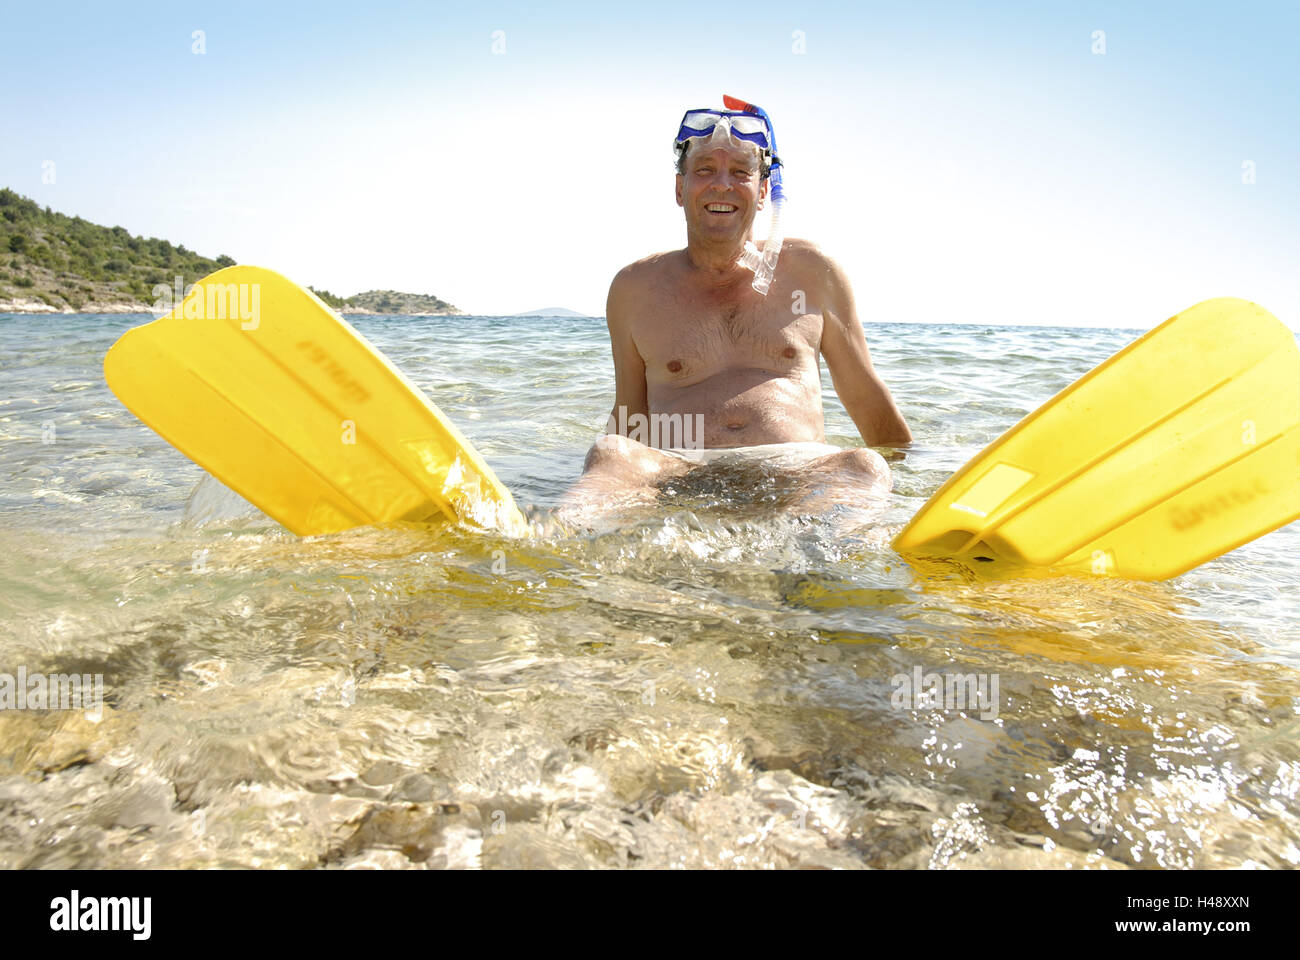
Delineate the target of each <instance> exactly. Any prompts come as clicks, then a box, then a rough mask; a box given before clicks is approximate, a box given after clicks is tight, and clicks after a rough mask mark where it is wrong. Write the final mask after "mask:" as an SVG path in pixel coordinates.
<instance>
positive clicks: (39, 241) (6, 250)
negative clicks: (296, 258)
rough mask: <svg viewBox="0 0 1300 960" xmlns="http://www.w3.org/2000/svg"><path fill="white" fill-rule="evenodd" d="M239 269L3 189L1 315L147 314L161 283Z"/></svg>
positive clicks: (222, 260) (0, 203)
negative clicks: (58, 210) (47, 312)
mask: <svg viewBox="0 0 1300 960" xmlns="http://www.w3.org/2000/svg"><path fill="white" fill-rule="evenodd" d="M234 262H235V261H234V260H232V259H231V258H230V257H227V256H220V257H217V258H215V259H212V258H210V257H203V256H200V255H199V254H197V253H195V252H194V251H192V250H187V249H185V247H183V246H179V245H176V246H173V245H172V244H171V243H170V242H168V241H167V240H158V239H155V238H154V237H147V238H146V237H139V236H135V235H134V234H131V233H128V232H127V230H126V228H124V227H102V226H100V225H99V224H96V223H90V222H89V221H87V220H83V219H81V217H69V216H67V215H65V214H62V213H56V212H55V211H53V210H51V209H50V208H49V207H44V208H42V207H41V206H40V205H39V204H38V203H36V201H34V200H30V199H28V198H27V197H24V196H22V195H21V194H18V193H15V192H14V191H12V190H10V189H8V188H7V187H6V188H4V189H0V310H10V311H12V310H86V311H88V312H97V313H99V312H103V313H111V312H136V311H142V310H145V309H147V305H148V304H150V303H152V302H153V300H154V297H153V294H152V290H153V287H154V285H155V284H159V283H165V284H167V285H168V287H171V286H172V285H173V284H174V283H175V281H176V277H178V276H179V277H181V278H182V283H186V284H188V283H193V282H194V281H195V280H199V279H201V278H203V277H205V276H207V275H208V274H209V273H212V272H213V271H215V270H220V269H221V268H222V267H228V266H230V265H232V264H233V263H234ZM6 301H10V302H9V303H8V304H6Z"/></svg>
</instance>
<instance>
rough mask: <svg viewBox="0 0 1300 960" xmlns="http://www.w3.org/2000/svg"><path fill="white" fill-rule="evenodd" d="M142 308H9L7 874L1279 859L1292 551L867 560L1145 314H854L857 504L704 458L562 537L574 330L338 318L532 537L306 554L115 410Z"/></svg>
mask: <svg viewBox="0 0 1300 960" xmlns="http://www.w3.org/2000/svg"><path fill="white" fill-rule="evenodd" d="M146 319H147V318H145V317H103V316H0V674H2V675H4V676H8V677H10V678H17V677H18V675H19V673H20V671H21V672H22V676H23V677H24V686H25V688H30V687H31V685H32V683H33V680H32V678H34V677H40V678H42V679H41V683H42V684H43V685H44V686H43V689H44V690H45V698H46V699H45V700H44V701H40V702H38V703H36V704H35V705H34V703H33V702H32V701H30V700H27V701H24V703H23V704H22V705H21V706H20V705H19V704H18V703H17V701H16V700H13V699H10V700H8V701H5V702H6V704H7V706H6V707H5V709H3V710H0V867H6V868H8V867H81V868H88V867H96V868H97V867H130V866H165V867H205V866H230V867H234V866H251V867H272V866H283V867H313V866H320V867H326V868H349V867H593V868H662V867H792V866H794V867H810V866H811V867H817V866H822V867H849V868H853V867H897V868H909V867H919V868H925V867H929V868H947V867H1065V866H1096V867H1106V866H1130V867H1240V866H1265V867H1289V866H1295V865H1296V864H1297V863H1300V820H1298V819H1297V814H1298V813H1300V805H1298V802H1297V789H1298V788H1300V746H1297V744H1298V743H1300V723H1298V718H1297V700H1296V693H1297V677H1298V671H1300V600H1297V597H1296V591H1295V589H1294V584H1295V583H1296V581H1297V579H1300V530H1297V529H1296V528H1294V527H1293V528H1287V529H1284V530H1282V531H1279V532H1276V533H1274V534H1271V535H1269V536H1268V537H1266V538H1264V539H1262V540H1260V541H1257V542H1255V543H1253V544H1250V545H1248V546H1246V547H1244V548H1241V549H1239V550H1237V551H1234V552H1233V553H1231V554H1229V555H1228V556H1225V557H1222V558H1220V559H1218V560H1216V561H1213V562H1212V563H1209V564H1207V565H1205V566H1203V567H1201V568H1200V569H1198V570H1195V571H1193V572H1191V573H1188V574H1186V575H1184V576H1182V577H1179V578H1177V579H1176V580H1173V581H1171V582H1168V583H1160V584H1150V583H1133V582H1127V581H1121V580H1102V579H1086V578H1067V577H1046V578H1033V577H1030V578H1020V579H1015V580H1001V581H999V580H988V579H980V578H976V577H973V576H971V575H970V574H968V573H966V572H965V571H963V570H962V568H960V567H946V566H944V565H936V566H935V568H934V569H925V570H914V569H912V568H911V567H909V566H908V565H907V564H905V563H903V562H902V561H901V560H900V559H899V557H897V556H896V555H895V554H894V553H893V552H892V551H891V550H890V549H889V546H888V544H889V540H890V538H891V536H892V535H893V534H894V533H896V532H897V531H898V529H900V528H901V526H902V524H903V523H905V522H906V520H907V518H908V517H910V516H911V514H912V513H913V512H915V510H916V509H917V508H918V507H920V505H921V504H922V503H923V502H924V500H925V499H926V498H927V497H928V496H929V495H930V494H931V493H932V492H933V491H934V490H935V489H936V488H937V487H938V486H939V485H940V483H942V481H943V480H944V479H945V478H946V477H947V476H948V475H949V474H950V473H951V472H952V471H953V470H955V469H956V468H957V467H959V466H960V465H961V464H962V463H964V462H965V461H966V460H967V459H968V458H969V457H970V456H972V455H973V454H975V453H976V452H977V451H978V450H979V449H980V448H982V447H983V446H984V445H985V444H987V443H988V442H989V441H991V440H992V439H994V438H995V437H996V436H997V435H998V434H1000V433H1001V432H1002V431H1003V430H1005V429H1006V428H1007V427H1009V426H1011V425H1012V424H1013V423H1015V422H1016V421H1017V420H1018V419H1020V418H1021V417H1022V416H1023V415H1025V414H1026V413H1028V412H1029V411H1030V410H1032V409H1033V408H1035V407H1036V406H1038V405H1039V404H1040V403H1042V402H1043V401H1044V400H1046V399H1047V398H1048V397H1050V396H1051V395H1052V394H1054V393H1055V392H1056V391H1058V390H1060V389H1061V388H1062V387H1064V386H1066V385H1067V384H1069V383H1070V382H1071V381H1073V380H1074V379H1076V378H1077V377H1078V376H1080V375H1081V374H1083V373H1084V372H1086V371H1087V370H1088V369H1090V368H1091V367H1092V366H1094V365H1095V364H1096V363H1097V362H1099V361H1101V360H1102V359H1104V358H1105V357H1106V356H1108V355H1109V354H1111V353H1112V352H1114V351H1115V350H1116V349H1118V348H1119V347H1121V346H1123V345H1124V344H1125V343H1127V342H1129V341H1130V340H1131V339H1133V337H1134V336H1136V331H1123V330H1070V329H1055V328H1041V327H1040V328H1013V327H972V326H942V325H934V326H924V325H877V324H872V325H870V326H869V327H868V330H867V334H868V338H869V341H870V343H871V347H872V351H873V358H874V361H875V364H876V366H877V368H878V370H879V371H880V373H881V375H882V376H883V378H884V379H885V381H886V382H887V383H888V385H889V387H890V389H891V390H892V391H893V393H894V396H895V397H896V398H897V400H898V403H899V406H900V407H901V408H902V410H903V412H904V414H905V415H906V417H907V419H908V420H909V422H910V424H911V426H912V430H913V432H914V433H915V435H916V438H917V439H916V442H915V443H914V444H913V445H912V446H911V447H909V448H908V449H907V450H906V451H892V452H891V451H883V452H885V453H886V454H887V455H888V457H889V461H890V466H891V468H892V470H893V473H894V480H895V491H894V493H893V495H892V496H891V498H890V500H889V502H888V503H887V505H886V506H885V507H884V512H883V513H882V514H881V515H880V517H879V518H878V521H877V522H876V523H875V524H873V525H871V526H870V527H869V528H866V529H863V530H859V531H857V532H855V533H852V534H849V535H845V534H844V533H842V531H840V530H839V528H837V527H836V526H835V525H833V524H831V523H828V522H827V521H825V520H824V519H823V518H819V517H803V516H799V515H792V514H790V513H788V512H782V511H781V510H780V509H779V508H780V507H781V506H782V504H783V503H785V502H786V501H785V499H783V498H786V497H787V495H788V492H789V491H788V490H787V489H785V488H784V487H783V483H785V481H784V480H783V479H782V478H781V477H780V476H778V475H769V474H767V473H764V474H763V475H762V476H760V477H758V478H757V479H756V478H754V477H748V478H736V477H732V478H729V477H728V476H727V475H726V474H725V473H723V474H721V475H718V474H714V475H712V479H709V480H707V481H702V482H699V483H695V484H694V485H691V484H686V485H683V486H681V487H680V488H679V489H677V490H676V491H675V492H673V493H672V494H671V495H664V496H663V497H662V498H661V501H660V502H659V503H658V504H656V505H655V506H654V507H653V508H649V509H646V510H643V511H641V512H640V513H639V514H636V515H634V516H630V517H627V518H624V519H623V520H621V521H619V522H616V523H613V524H609V525H606V526H605V527H604V528H602V529H601V530H600V531H599V532H587V533H575V532H572V531H566V530H565V529H564V528H562V527H558V526H555V525H553V524H552V525H549V526H547V524H546V521H547V518H548V516H549V513H550V511H551V510H552V509H553V508H554V507H555V505H556V504H557V503H558V502H559V500H560V498H561V496H562V495H563V493H564V491H565V489H566V488H567V486H568V485H569V484H570V483H572V482H573V481H574V480H575V479H576V477H577V475H578V472H579V470H580V468H581V464H582V459H583V456H584V454H585V452H586V450H587V448H588V447H589V445H590V444H591V442H592V440H593V439H594V437H595V436H596V434H597V432H598V430H600V429H601V428H602V427H603V425H604V423H605V420H606V418H607V417H608V415H609V413H610V407H611V404H612V400H613V376H612V367H611V363H610V356H609V346H608V339H607V335H606V332H605V327H604V324H603V323H602V322H600V321H599V320H584V319H536V318H528V319H517V318H492V317H434V318H407V317H386V318H358V319H356V320H354V323H355V325H356V326H357V327H358V328H359V329H360V330H361V331H362V332H363V333H364V334H365V335H366V336H367V337H369V338H370V339H371V340H372V341H373V342H374V343H375V344H376V345H377V346H378V347H379V348H380V349H381V350H382V351H384V352H385V353H386V354H387V355H388V356H389V357H390V358H391V359H392V360H393V361H394V362H395V363H396V364H397V365H398V366H399V367H400V368H401V369H402V370H403V371H404V372H405V373H406V374H407V375H408V376H409V377H410V378H411V379H412V380H413V381H414V382H415V383H416V384H418V385H419V386H420V387H421V388H422V389H424V390H425V391H426V392H427V393H428V394H429V396H430V397H431V398H432V399H433V400H434V402H436V403H437V404H438V405H439V407H441V408H442V409H443V410H444V411H445V412H446V413H447V414H448V415H449V416H450V417H451V418H452V419H453V420H454V421H455V422H456V423H457V424H458V425H459V426H460V428H461V429H462V430H463V432H464V433H465V434H466V435H467V436H468V437H470V438H471V440H472V441H473V442H474V443H475V444H476V445H477V447H478V448H479V450H480V451H481V452H482V453H483V455H484V456H485V457H486V458H487V459H488V461H489V462H490V463H491V464H492V465H493V466H494V467H495V469H496V471H497V472H498V474H499V475H500V476H501V478H502V479H503V480H504V481H505V483H506V484H507V485H508V486H509V487H510V488H511V489H512V490H513V491H514V493H515V496H516V498H517V500H518V501H519V502H520V504H521V506H523V507H524V508H525V509H526V510H527V511H528V513H529V514H530V516H532V517H533V518H534V519H536V520H539V521H541V522H542V524H543V526H544V527H545V529H546V530H547V531H548V532H545V533H543V534H541V535H539V536H537V537H534V538H532V539H526V540H511V539H507V538H504V537H496V536H482V535H479V534H475V533H472V532H470V531H467V530H463V529H459V528H456V527H454V526H451V525H449V524H445V523H437V524H430V525H421V524H403V525H392V526H385V527H379V528H364V529H359V530H354V531H349V532H347V533H341V534H337V535H333V536H327V537H317V538H308V539H301V538H297V537H294V536H292V535H290V534H289V533H287V532H286V531H285V530H284V529H283V528H281V527H279V526H278V525H277V524H276V523H274V522H272V521H270V520H268V519H267V518H265V517H264V516H262V515H261V514H259V513H258V512H257V511H256V510H253V509H252V508H250V507H248V505H247V504H245V503H244V502H243V501H242V500H240V499H239V498H238V497H236V496H234V495H233V494H231V493H229V492H228V491H225V490H224V488H222V487H221V486H220V485H219V484H217V483H216V482H215V481H212V480H211V479H206V480H205V478H204V474H203V472H202V471H201V470H200V469H199V468H198V467H196V466H195V465H194V464H192V463H190V462H189V461H188V460H186V459H185V458H184V457H183V456H181V455H180V454H179V453H177V452H176V451H174V450H173V449H172V448H171V447H169V446H168V445H167V444H166V443H165V442H164V441H163V440H161V439H160V438H158V437H157V436H156V435H154V434H153V433H152V432H151V431H150V430H149V429H147V428H146V427H144V426H143V425H142V424H140V423H139V421H137V420H136V419H135V417H134V416H132V415H131V414H130V413H129V412H128V411H126V410H125V409H124V408H123V407H122V406H121V405H120V404H119V403H118V402H117V400H116V399H115V398H114V397H113V395H112V394H111V393H110V392H109V391H108V389H107V387H106V386H105V384H104V380H103V375H102V369H101V363H102V359H103V355H104V353H105V351H106V350H107V349H108V347H109V345H110V344H111V343H112V342H113V341H114V339H115V338H116V337H117V336H119V335H120V334H121V333H122V332H123V331H124V330H125V329H127V328H128V327H129V326H132V325H135V324H137V323H140V322H143V321H144V320H146ZM824 390H825V397H826V400H825V407H826V427H827V436H828V439H829V441H830V442H831V443H834V444H838V445H841V446H853V445H856V444H858V443H860V440H859V438H858V437H857V435H856V432H855V430H854V428H853V425H852V422H851V421H850V419H849V418H848V416H847V415H846V414H845V412H844V410H843V408H842V406H841V405H840V404H839V402H838V401H837V400H836V399H835V396H834V393H833V391H832V389H831V385H830V382H829V378H824ZM74 676H75V677H78V678H85V677H89V678H95V677H98V678H101V681H102V686H101V687H100V688H99V689H100V690H101V691H102V692H101V694H100V697H99V699H100V701H101V702H100V703H98V704H97V705H96V704H93V703H90V704H86V703H80V704H79V703H78V702H76V701H69V700H68V698H67V696H64V697H63V700H61V701H60V700H59V696H58V694H59V693H60V691H61V692H62V693H63V694H67V693H68V690H69V686H68V685H69V684H70V683H71V680H70V678H72V677H74ZM0 681H3V676H0ZM14 682H15V680H14V679H11V680H10V684H11V685H12V684H13V683H14ZM84 689H91V690H94V689H96V687H95V685H94V683H93V682H92V683H90V684H89V686H88V687H86V686H84V685H83V692H84ZM2 694H3V691H0V695H2ZM51 697H53V702H51Z"/></svg>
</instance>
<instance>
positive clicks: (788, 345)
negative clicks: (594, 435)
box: [566, 98, 912, 514]
mask: <svg viewBox="0 0 1300 960" xmlns="http://www.w3.org/2000/svg"><path fill="white" fill-rule="evenodd" d="M725 99H726V100H727V103H728V106H729V107H733V108H739V109H733V110H722V111H712V110H701V111H689V112H688V113H687V114H686V117H684V118H683V122H682V126H681V129H680V131H679V133H678V136H677V139H676V141H675V144H674V149H675V150H676V153H677V158H678V162H677V203H678V205H679V206H681V207H682V208H683V210H684V211H685V214H686V248H685V249H683V250H675V251H673V252H671V253H661V254H655V255H653V256H650V257H646V258H645V259H644V260H639V261H637V262H636V263H633V264H630V265H629V266H626V267H624V268H623V269H622V270H620V271H619V273H618V275H617V276H615V278H614V282H613V283H612V285H611V286H610V290H609V299H608V302H607V305H606V318H607V321H608V324H609V334H610V339H611V341H612V345H613V350H614V378H615V380H614V384H615V386H614V393H615V396H614V409H613V412H612V413H611V415H610V419H609V426H608V428H607V433H606V434H605V436H603V437H601V438H600V439H599V440H597V441H596V443H595V445H594V446H593V447H592V448H591V451H590V452H589V453H588V455H587V460H586V464H585V467H584V471H583V475H582V478H581V479H580V480H579V481H578V483H577V484H576V485H575V486H574V488H573V489H572V490H571V491H570V493H569V497H568V502H567V504H566V507H567V508H568V511H569V512H570V513H572V514H582V513H587V512H589V511H591V510H593V509H596V508H599V507H602V506H610V505H614V504H616V503H628V502H633V501H636V500H639V499H648V498H649V497H650V496H651V495H653V492H654V490H655V488H656V487H657V485H658V484H660V483H661V482H662V481H664V480H666V479H668V478H670V477H676V476H680V475H682V474H684V473H686V472H687V471H689V470H691V469H693V468H694V467H695V466H697V465H698V464H701V463H712V462H716V461H720V460H736V459H744V460H756V461H767V462H770V463H771V464H773V465H774V466H776V467H778V468H779V469H782V470H791V471H796V472H798V474H799V475H800V478H801V479H806V480H808V481H810V482H811V484H812V485H814V486H819V487H820V493H821V497H820V499H819V500H818V501H817V505H818V506H825V504H826V500H827V498H826V493H827V492H828V491H833V493H834V498H833V500H834V501H840V500H842V499H843V498H849V499H855V500H856V499H858V498H859V497H864V498H868V499H870V498H872V497H879V496H881V495H883V494H885V493H887V492H888V491H889V490H890V488H891V486H892V481H891V478H890V474H889V468H888V466H887V465H886V464H885V461H884V459H883V458H882V457H881V456H880V455H879V454H878V453H876V452H875V451H874V450H871V449H868V448H867V447H860V448H856V449H852V450H845V449H842V448H838V447H834V446H831V445H829V444H827V443H826V432H825V426H824V423H823V419H822V398H821V371H820V367H819V359H818V358H819V356H822V357H825V358H826V365H827V367H828V368H829V370H830V374H831V380H832V382H833V383H834V385H835V391H836V393H837V394H838V396H839V398H840V401H841V402H842V403H843V404H844V408H845V409H846V410H847V411H848V413H849V416H850V417H852V418H853V422H854V424H855V425H856V426H857V428H858V432H859V433H860V434H861V435H862V440H863V442H864V443H866V444H868V445H897V444H904V443H907V442H909V441H910V440H911V439H912V434H911V431H910V430H909V429H908V427H907V424H906V422H905V421H904V420H903V417H902V414H901V413H899V410H898V407H897V406H896V405H895V403H894V400H893V398H892V397H891V396H890V393H889V390H888V389H886V387H885V385H884V384H883V383H882V382H881V380H880V378H879V377H878V376H877V375H876V372H875V370H874V369H873V368H872V365H871V357H870V354H869V353H868V351H867V342H866V338H865V337H864V336H863V332H862V325H861V323H860V322H859V321H858V316H857V311H856V310H855V308H854V304H853V294H852V292H851V290H850V289H849V282H848V278H847V277H846V276H845V274H844V271H843V270H842V269H841V268H840V267H839V266H838V265H837V264H836V263H835V262H834V261H832V260H831V259H830V258H829V257H827V256H825V255H824V254H823V253H822V252H821V251H820V250H818V249H817V247H816V246H814V245H813V244H812V243H809V242H808V241H806V240H787V241H785V242H784V244H783V245H782V244H781V243H780V240H779V233H780V231H779V224H778V222H777V218H776V217H774V219H773V231H772V234H773V236H775V237H777V238H778V239H772V238H769V240H768V241H767V244H769V245H770V247H768V248H767V249H764V250H762V251H757V250H755V251H752V252H751V255H750V259H749V262H750V263H751V264H753V263H761V260H762V256H763V255H764V254H767V255H769V267H770V265H771V259H772V256H774V255H779V267H778V268H777V269H776V270H775V272H774V273H772V272H771V271H770V270H769V271H768V274H767V275H766V276H763V275H762V270H763V268H762V266H761V265H760V266H759V267H758V270H752V269H751V268H750V267H749V266H746V265H744V264H743V263H742V259H743V258H744V255H745V252H746V241H748V240H749V239H750V236H751V234H752V231H753V226H754V220H755V217H756V216H757V214H758V212H759V210H761V209H762V208H763V206H764V204H765V203H769V202H772V198H771V197H769V186H770V185H773V180H775V189H774V190H773V191H772V193H773V194H774V195H775V198H776V199H777V200H780V199H782V198H781V197H780V192H779V186H780V160H779V158H777V156H776V152H775V137H774V135H773V133H772V128H771V123H770V121H769V120H768V119H767V116H766V114H764V113H762V111H760V110H758V109H757V108H754V107H751V106H749V105H748V104H744V103H742V102H740V101H733V100H731V99H730V98H725ZM774 174H775V176H773V175H774ZM751 247H752V245H751ZM765 281H766V282H770V288H767V289H766V292H765V293H760V292H759V291H758V289H757V288H760V287H764V286H766V283H765ZM810 503H811V500H810Z"/></svg>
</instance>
